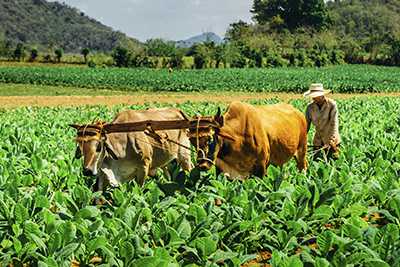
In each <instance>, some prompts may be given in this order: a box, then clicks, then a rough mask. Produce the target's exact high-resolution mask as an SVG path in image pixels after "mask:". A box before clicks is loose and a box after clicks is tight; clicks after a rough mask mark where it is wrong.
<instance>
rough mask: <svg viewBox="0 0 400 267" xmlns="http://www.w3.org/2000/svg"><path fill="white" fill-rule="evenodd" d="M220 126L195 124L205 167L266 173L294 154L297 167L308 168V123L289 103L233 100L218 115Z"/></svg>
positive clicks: (234, 173) (194, 139) (233, 173)
mask: <svg viewBox="0 0 400 267" xmlns="http://www.w3.org/2000/svg"><path fill="white" fill-rule="evenodd" d="M214 121H215V123H216V125H219V127H218V126H217V127H214V126H210V127H200V128H199V127H192V128H191V129H190V131H189V137H190V141H191V143H192V144H193V145H194V146H195V147H196V148H197V151H198V153H197V163H198V167H199V168H200V169H201V170H208V169H210V168H211V166H212V165H213V164H215V165H216V167H217V168H218V169H219V170H221V171H222V172H224V173H226V174H228V175H229V176H230V177H231V178H239V179H241V178H244V177H248V176H249V175H255V176H258V177H263V176H264V175H265V174H266V171H267V168H268V166H269V165H270V164H273V165H277V166H282V165H283V164H284V163H286V162H287V161H288V160H289V159H290V158H292V157H293V156H294V157H295V158H296V161H297V168H298V169H299V170H305V169H306V168H307V160H306V153H307V123H306V119H305V117H304V115H303V114H302V113H301V112H300V111H298V110H297V109H295V108H294V107H293V106H291V105H288V104H276V105H267V106H252V105H249V104H245V103H241V102H232V103H231V104H230V105H229V107H228V110H227V111H226V113H225V114H224V115H223V116H221V114H220V110H218V113H217V115H215V116H214Z"/></svg>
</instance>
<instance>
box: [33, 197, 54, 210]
mask: <svg viewBox="0 0 400 267" xmlns="http://www.w3.org/2000/svg"><path fill="white" fill-rule="evenodd" d="M35 202H36V207H38V208H49V207H50V202H49V200H48V199H47V197H46V196H42V195H39V196H36V197H35Z"/></svg>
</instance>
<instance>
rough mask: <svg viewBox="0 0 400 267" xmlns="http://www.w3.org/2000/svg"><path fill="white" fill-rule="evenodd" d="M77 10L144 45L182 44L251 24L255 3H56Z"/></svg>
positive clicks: (171, 0) (122, 0)
mask: <svg viewBox="0 0 400 267" xmlns="http://www.w3.org/2000/svg"><path fill="white" fill-rule="evenodd" d="M57 1H59V2H65V3H66V4H68V5H70V6H74V7H77V8H78V9H80V10H82V11H84V12H85V14H87V15H88V16H90V17H93V18H95V19H97V20H99V21H100V22H102V23H103V24H105V25H107V26H111V27H112V28H114V29H115V30H120V31H122V32H124V33H126V34H127V35H129V36H131V37H134V38H137V39H139V40H141V41H145V40H147V39H149V38H154V37H161V38H164V39H170V40H182V39H187V38H188V37H192V36H194V35H197V34H201V33H203V32H208V31H212V32H215V33H216V34H218V35H220V36H222V35H223V34H225V31H226V28H227V27H228V25H229V24H230V23H232V22H236V21H238V20H240V19H241V20H244V21H247V22H250V21H251V13H250V11H249V10H250V9H251V6H252V3H253V1H252V0H57Z"/></svg>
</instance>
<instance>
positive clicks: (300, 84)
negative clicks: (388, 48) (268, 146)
mask: <svg viewBox="0 0 400 267" xmlns="http://www.w3.org/2000/svg"><path fill="white" fill-rule="evenodd" d="M399 73H400V68H396V67H379V66H370V65H341V66H330V67H324V68H273V69H209V70H180V71H179V70H176V71H173V72H172V73H169V72H168V71H166V70H158V69H123V68H122V69H119V68H94V69H91V68H80V67H26V66H25V67H15V66H11V67H0V83H22V84H38V85H53V86H74V87H82V88H106V89H118V90H130V91H138V90H149V91H204V90H217V91H219V90H232V91H259V92H261V91H265V92H296V93H299V92H303V91H304V90H306V89H307V87H308V86H309V84H310V83H313V82H322V83H324V85H325V87H327V88H329V89H332V90H333V91H334V92H338V93H360V92H397V91H399V90H400V75H399Z"/></svg>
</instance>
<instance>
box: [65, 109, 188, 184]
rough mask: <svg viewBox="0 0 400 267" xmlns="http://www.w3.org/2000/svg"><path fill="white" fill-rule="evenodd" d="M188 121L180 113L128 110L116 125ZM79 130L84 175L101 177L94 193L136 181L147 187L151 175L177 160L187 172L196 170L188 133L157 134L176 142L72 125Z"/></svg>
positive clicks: (79, 151)
mask: <svg viewBox="0 0 400 267" xmlns="http://www.w3.org/2000/svg"><path fill="white" fill-rule="evenodd" d="M180 119H186V118H185V117H184V115H183V113H182V112H181V111H180V110H178V109H172V108H169V109H167V108H163V109H148V110H141V111H135V110H127V111H123V112H120V113H119V114H118V115H117V116H116V117H115V119H114V120H113V121H112V123H127V122H139V121H145V120H159V121H161V120H180ZM71 126H72V127H74V128H76V129H77V130H78V137H77V142H78V148H77V153H76V157H77V158H79V157H80V156H81V155H83V173H84V175H86V176H97V181H96V185H95V188H94V190H96V191H97V190H102V189H103V187H104V186H105V184H107V183H109V184H111V185H112V186H118V185H119V184H120V183H121V182H125V181H128V180H131V179H136V181H137V183H138V184H139V185H143V183H144V180H145V178H146V177H147V176H148V175H151V176H152V175H154V174H155V171H156V168H158V167H164V166H165V165H167V164H168V163H169V162H170V161H172V160H173V159H176V160H177V162H178V163H179V164H180V165H181V167H182V168H183V169H184V170H187V171H190V170H191V169H192V162H191V157H190V151H189V150H187V149H185V148H184V147H182V146H179V145H177V144H176V143H179V144H182V145H183V146H187V147H188V146H190V142H189V139H188V137H187V131H186V130H166V131H157V133H158V134H159V135H161V136H167V137H168V139H169V140H172V141H173V142H169V141H164V142H161V141H160V140H155V139H154V138H152V137H150V136H148V135H146V134H145V133H144V132H143V131H141V132H126V133H101V131H100V130H99V128H101V125H97V126H96V127H87V126H85V125H71Z"/></svg>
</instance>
